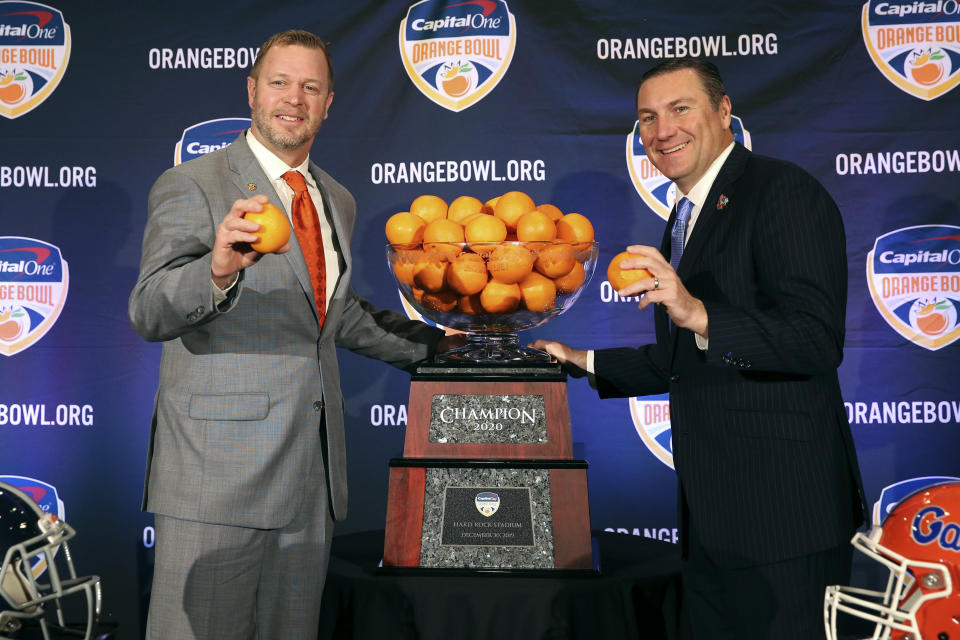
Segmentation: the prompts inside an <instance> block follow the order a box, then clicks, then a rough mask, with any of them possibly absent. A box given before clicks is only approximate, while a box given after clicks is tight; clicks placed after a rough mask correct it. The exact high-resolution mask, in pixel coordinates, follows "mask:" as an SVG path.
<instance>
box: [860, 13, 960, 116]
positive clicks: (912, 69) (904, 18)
mask: <svg viewBox="0 0 960 640" xmlns="http://www.w3.org/2000/svg"><path fill="white" fill-rule="evenodd" d="M860 22H861V29H862V31H863V42H864V44H865V45H866V47H867V52H868V53H869V54H870V59H871V60H873V64H875V65H876V67H877V69H879V70H880V73H882V74H883V75H884V77H885V78H886V79H887V80H889V81H890V82H892V83H893V84H894V86H896V87H899V88H900V89H902V90H903V91H906V92H907V93H909V94H910V95H912V96H915V97H917V98H921V99H922V100H933V99H935V98H939V97H940V96H942V95H943V94H945V93H946V92H948V91H950V90H951V89H953V88H954V87H956V86H957V84H958V83H960V3H958V2H957V0H936V1H933V2H924V1H922V0H901V1H898V0H870V2H867V3H865V4H864V5H863V11H862V13H861V19H860Z"/></svg>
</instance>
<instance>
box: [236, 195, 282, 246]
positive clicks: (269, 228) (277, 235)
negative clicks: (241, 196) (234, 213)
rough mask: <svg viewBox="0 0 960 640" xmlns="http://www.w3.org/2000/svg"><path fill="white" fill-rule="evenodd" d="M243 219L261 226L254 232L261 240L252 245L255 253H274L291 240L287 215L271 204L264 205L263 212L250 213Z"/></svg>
mask: <svg viewBox="0 0 960 640" xmlns="http://www.w3.org/2000/svg"><path fill="white" fill-rule="evenodd" d="M243 217H244V218H245V219H246V220H250V221H251V222H256V223H257V224H259V225H260V228H259V229H257V230H256V231H254V232H253V233H254V235H256V236H257V237H258V238H260V239H259V240H257V241H256V242H254V243H252V244H251V245H250V247H251V248H252V249H253V250H254V251H257V252H259V253H273V252H274V251H276V250H277V249H279V248H280V247H282V246H283V245H285V244H287V240H289V239H290V221H289V220H288V219H287V214H285V213H284V212H283V211H281V210H280V209H278V208H277V207H275V206H274V205H272V204H270V203H269V202H268V203H267V204H265V205H263V211H260V212H259V213H258V212H255V211H248V212H247V213H246V214H244V216H243Z"/></svg>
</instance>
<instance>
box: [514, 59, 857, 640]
mask: <svg viewBox="0 0 960 640" xmlns="http://www.w3.org/2000/svg"><path fill="white" fill-rule="evenodd" d="M637 114H638V120H639V123H640V135H641V138H642V140H643V143H644V147H645V149H646V152H647V156H648V157H649V158H650V160H651V161H652V162H653V163H654V165H655V166H656V167H657V168H658V169H659V170H660V171H661V172H663V174H664V175H666V176H667V177H668V178H670V179H671V180H673V181H674V182H675V183H676V186H677V190H678V194H677V201H678V203H683V201H684V199H687V200H689V201H690V203H691V204H692V207H691V206H690V205H688V204H686V203H684V204H683V205H682V208H681V210H682V211H683V213H682V215H681V216H680V217H681V218H685V220H684V221H683V222H684V223H685V228H684V224H683V223H680V224H678V222H677V218H678V211H677V209H676V208H675V209H674V211H673V213H672V214H671V216H670V219H669V220H668V222H667V229H666V231H665V232H664V236H663V241H662V243H661V246H660V250H657V249H656V248H654V247H650V246H643V245H635V246H632V247H629V251H630V252H631V253H634V254H636V257H635V258H632V259H630V260H628V261H626V262H624V264H623V267H624V268H644V269H647V270H648V271H649V272H650V274H651V277H649V278H644V279H641V280H639V281H637V282H635V283H633V284H631V285H630V286H628V287H626V288H625V289H623V290H621V291H620V292H619V294H620V295H622V296H634V295H638V294H642V296H643V297H642V301H641V303H640V308H641V309H643V308H646V307H647V306H649V305H650V304H651V303H653V304H655V307H654V321H655V325H656V336H657V341H656V344H651V345H646V346H643V347H639V348H617V349H603V350H598V351H595V352H594V351H583V350H578V349H572V348H570V347H568V346H566V345H564V344H562V343H558V342H547V341H537V342H535V343H534V345H533V346H535V347H539V348H542V349H545V350H547V351H549V352H550V353H552V354H553V355H555V356H556V357H557V358H558V359H559V360H560V361H561V362H564V363H566V364H567V366H568V367H570V368H579V369H582V370H585V371H588V372H589V373H590V374H591V375H592V379H593V380H594V381H595V384H596V386H597V389H598V391H599V393H600V395H601V397H630V396H636V395H650V394H655V393H663V392H665V391H669V393H670V411H671V428H672V435H673V452H674V462H675V467H676V471H677V474H678V478H679V486H680V495H679V502H680V524H681V531H682V539H683V547H684V548H683V552H684V554H683V557H684V561H683V570H682V583H683V588H682V597H681V616H680V618H681V620H680V629H681V635H682V637H683V638H684V639H687V638H696V639H698V640H700V639H705V638H709V639H710V640H718V639H720V638H730V639H734V638H736V640H746V639H749V638H758V639H759V638H765V639H766V638H769V639H771V640H773V639H776V640H788V639H792V638H795V639H797V640H811V639H814V638H823V633H824V632H823V621H822V620H823V616H822V607H823V593H824V588H825V587H826V585H828V584H834V583H839V584H842V583H844V581H845V580H846V579H847V577H848V575H849V571H850V559H851V547H850V545H849V540H850V537H851V536H852V535H853V532H854V530H855V529H856V528H857V527H858V526H859V525H860V524H861V523H862V522H863V517H864V513H865V504H864V500H863V489H862V485H861V480H860V472H859V469H858V467H857V460H856V452H855V449H854V444H853V439H852V436H851V433H850V427H849V424H848V423H847V419H846V414H845V411H844V407H843V400H842V398H841V394H840V384H839V381H838V378H837V367H838V366H839V364H840V361H841V359H842V356H843V339H844V316H845V309H846V296H847V259H846V247H845V238H844V230H843V221H842V219H841V216H840V212H839V210H838V209H837V206H836V204H834V202H833V200H832V199H831V198H830V196H829V194H827V192H826V191H825V190H824V188H823V187H822V186H821V185H820V184H819V183H818V182H817V181H816V180H815V179H814V178H813V177H812V176H810V175H809V174H807V173H806V172H805V171H803V170H802V169H800V168H799V167H797V166H794V165H792V164H789V163H786V162H781V161H779V160H774V159H772V158H765V157H762V156H758V155H754V154H752V153H751V152H749V151H748V150H747V149H745V148H744V147H742V146H741V145H739V144H737V143H735V142H734V140H733V134H732V132H731V131H730V115H731V104H730V98H729V97H728V96H727V95H726V94H725V92H724V88H723V81H722V80H721V78H720V74H719V72H718V71H717V68H716V67H715V66H714V65H713V64H711V63H709V62H705V61H701V60H696V59H689V58H687V59H676V60H668V61H665V62H664V63H661V64H660V65H658V66H657V67H654V68H653V69H651V70H650V71H648V72H647V73H646V74H644V76H643V78H642V80H641V83H640V88H639V90H638V92H637ZM671 245H672V246H671ZM681 255H682V257H680V256H681ZM671 258H672V260H671ZM671 263H672V264H673V265H674V266H672V265H671ZM837 581H839V582H837Z"/></svg>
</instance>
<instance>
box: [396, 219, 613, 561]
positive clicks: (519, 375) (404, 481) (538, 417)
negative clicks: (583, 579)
mask: <svg viewBox="0 0 960 640" xmlns="http://www.w3.org/2000/svg"><path fill="white" fill-rule="evenodd" d="M574 215H577V214H574ZM597 253H598V251H597V244H596V243H595V242H562V241H542V242H520V241H513V242H510V241H500V242H482V243H481V242H463V243H452V242H451V243H436V242H433V243H431V242H427V241H426V239H425V240H424V241H423V243H422V247H421V245H416V246H407V247H404V246H397V245H392V246H391V245H388V246H387V261H388V266H389V267H390V269H391V271H392V272H393V274H394V275H395V277H396V280H397V284H398V287H399V289H400V293H401V296H402V298H403V301H404V305H405V306H407V307H408V308H412V309H413V310H415V311H416V312H417V314H419V315H421V316H422V317H424V318H426V319H428V320H431V321H433V322H434V323H436V324H438V325H441V326H443V327H446V328H448V329H452V330H456V331H460V332H463V333H465V334H466V340H467V343H466V345H465V346H463V347H461V348H459V349H455V350H452V351H449V352H446V353H443V354H438V356H437V357H436V358H435V360H434V361H433V362H430V363H428V364H424V365H421V366H419V367H418V369H417V370H416V371H415V372H414V373H413V374H412V377H411V384H410V401H409V405H408V412H407V416H408V418H407V429H406V436H405V440H404V449H403V457H402V458H399V459H394V460H391V461H390V482H389V495H388V504H387V519H386V530H385V542H384V557H383V569H382V570H385V571H388V572H391V571H392V572H395V571H398V570H401V571H403V572H406V571H414V572H417V571H420V572H422V571H440V572H444V571H463V570H477V571H490V570H496V571H511V572H530V571H534V572H541V571H543V572H552V571H558V570H559V571H590V570H592V568H593V566H594V562H593V554H592V545H591V537H590V514H589V506H588V498H587V463H586V462H585V461H583V460H574V459H573V444H572V440H571V432H570V414H569V410H568V407H567V396H566V374H565V373H564V372H563V371H562V370H561V369H560V366H559V365H558V364H557V363H556V361H555V360H554V359H553V358H552V357H551V356H550V355H549V354H546V353H544V352H542V351H539V350H536V349H530V348H527V347H523V346H520V344H519V339H518V336H517V332H518V331H521V330H525V329H531V328H534V327H537V326H540V325H542V324H543V323H545V322H547V321H548V320H550V319H551V318H554V317H556V316H558V315H560V314H562V313H563V312H564V311H566V310H567V309H569V308H570V306H571V305H572V304H573V303H574V302H575V301H576V299H577V298H578V297H579V295H580V293H581V292H582V291H583V289H584V287H585V286H586V284H587V282H589V280H590V277H591V275H592V273H593V270H594V267H595V266H596V260H597Z"/></svg>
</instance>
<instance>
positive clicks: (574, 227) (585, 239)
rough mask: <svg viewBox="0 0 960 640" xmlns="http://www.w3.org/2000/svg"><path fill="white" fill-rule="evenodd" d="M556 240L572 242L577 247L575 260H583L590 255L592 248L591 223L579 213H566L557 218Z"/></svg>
mask: <svg viewBox="0 0 960 640" xmlns="http://www.w3.org/2000/svg"><path fill="white" fill-rule="evenodd" d="M557 240H563V241H564V242H573V243H575V244H574V247H576V249H577V260H579V261H580V262H583V261H584V260H586V259H587V258H588V257H590V252H591V251H592V250H593V247H592V246H591V244H590V243H591V242H593V225H592V224H590V221H589V220H587V217H586V216H582V215H580V214H579V213H568V214H567V215H565V216H563V217H562V218H560V219H559V220H557Z"/></svg>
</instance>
